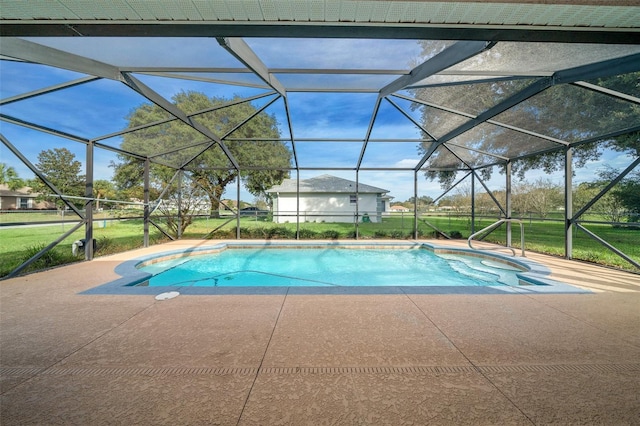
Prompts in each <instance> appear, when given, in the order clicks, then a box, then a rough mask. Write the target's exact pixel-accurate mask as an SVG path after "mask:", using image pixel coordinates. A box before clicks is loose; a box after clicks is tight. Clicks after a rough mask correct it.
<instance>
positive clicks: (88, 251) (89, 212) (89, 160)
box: [84, 142, 93, 260]
mask: <svg viewBox="0 0 640 426" xmlns="http://www.w3.org/2000/svg"><path fill="white" fill-rule="evenodd" d="M84 196H85V197H86V201H85V204H84V241H85V244H84V259H85V260H93V142H89V143H88V144H87V147H86V164H85V186H84Z"/></svg>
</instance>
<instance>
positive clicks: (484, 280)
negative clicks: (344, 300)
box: [82, 241, 589, 295]
mask: <svg viewBox="0 0 640 426" xmlns="http://www.w3.org/2000/svg"><path fill="white" fill-rule="evenodd" d="M307 252H308V253H307ZM365 269H367V270H368V272H367V273H365ZM114 271H115V272H116V273H117V274H119V275H120V276H121V278H120V279H116V280H114V281H111V282H108V283H106V284H103V285H100V286H98V287H94V288H92V289H89V290H86V291H83V292H82V294H130V295H133V294H138V295H144V294H147V295H151V294H153V295H159V293H162V292H171V293H176V292H179V294H191V295H198V294H200V295H225V294H247V295H248V294H264V295H268V294H403V293H404V294H407V293H413V294H452V293H457V294H513V293H585V292H586V293H588V292H589V291H585V290H583V289H580V288H578V287H574V286H570V285H568V284H565V283H561V282H558V281H555V280H552V279H549V277H548V275H549V274H550V271H549V269H548V268H546V267H545V266H543V265H541V264H539V263H537V262H533V261H531V260H530V259H528V258H524V257H510V256H507V255H502V254H498V253H489V252H480V251H477V250H471V249H466V248H456V247H447V246H441V245H437V244H433V243H426V242H410V241H407V242H393V243H378V242H342V241H334V242H326V243H318V242H302V241H296V242H288V241H287V242H285V241H283V242H275V241H265V242H248V241H227V242H212V243H195V242H194V245H193V247H190V248H182V249H179V250H167V251H165V252H160V253H154V254H149V255H145V256H141V257H137V258H134V259H131V260H128V261H124V262H122V263H120V264H118V265H117V266H116V268H115V270H114Z"/></svg>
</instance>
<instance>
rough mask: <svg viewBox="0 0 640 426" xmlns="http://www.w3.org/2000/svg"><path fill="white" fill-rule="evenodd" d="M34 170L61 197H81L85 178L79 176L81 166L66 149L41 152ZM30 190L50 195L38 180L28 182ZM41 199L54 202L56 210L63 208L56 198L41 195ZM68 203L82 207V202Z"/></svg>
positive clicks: (48, 189)
mask: <svg viewBox="0 0 640 426" xmlns="http://www.w3.org/2000/svg"><path fill="white" fill-rule="evenodd" d="M35 166H36V168H37V169H38V170H40V172H41V173H42V174H43V175H44V177H45V178H47V180H48V181H49V182H51V183H52V184H53V185H54V186H55V187H56V188H57V189H58V190H59V191H60V193H61V194H62V195H69V196H74V197H83V196H84V191H85V177H84V175H82V174H80V171H81V169H82V164H81V163H80V162H79V161H78V160H76V156H75V154H73V153H72V152H71V151H69V150H68V149H66V148H53V149H47V150H44V151H41V152H40V153H39V154H38V162H37V163H36V164H35ZM30 186H31V190H32V191H33V192H37V193H38V192H39V193H42V194H48V193H51V192H52V191H51V189H50V188H49V187H48V186H47V185H45V184H44V182H42V181H41V180H40V179H33V180H32V181H31V182H30ZM39 198H41V199H48V200H55V202H56V205H57V206H58V208H63V206H64V203H63V202H62V201H61V200H60V199H59V198H57V197H53V198H52V197H47V196H46V195H42V196H41V197H39ZM69 202H70V203H73V204H77V205H82V204H84V203H83V202H82V201H74V200H73V199H70V200H69Z"/></svg>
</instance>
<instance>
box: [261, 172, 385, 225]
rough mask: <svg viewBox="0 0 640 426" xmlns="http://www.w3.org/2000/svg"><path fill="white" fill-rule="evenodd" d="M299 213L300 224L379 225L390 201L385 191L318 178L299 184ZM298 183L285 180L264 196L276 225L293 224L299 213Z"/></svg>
mask: <svg viewBox="0 0 640 426" xmlns="http://www.w3.org/2000/svg"><path fill="white" fill-rule="evenodd" d="M299 187H300V188H299V194H300V201H299V203H300V204H299V212H300V221H301V222H347V223H354V221H355V220H356V203H357V208H358V220H359V221H361V222H380V221H382V214H383V213H384V212H388V211H389V203H390V201H391V199H392V198H393V197H390V196H388V195H387V193H388V192H389V191H388V190H387V189H382V188H376V187H375V186H371V185H366V184H363V183H361V182H360V183H358V190H357V195H356V182H354V181H351V180H348V179H342V178H339V177H336V176H332V175H321V176H317V177H314V178H310V179H301V180H300V182H299ZM297 189H298V183H297V181H296V179H285V180H284V181H283V182H282V183H281V184H280V185H276V186H274V187H273V188H271V189H268V190H267V191H266V192H267V193H268V194H270V195H271V198H272V200H273V220H274V222H277V223H285V222H295V221H296V220H297V219H296V213H297V211H298V201H297V197H296V194H297V192H298V191H297Z"/></svg>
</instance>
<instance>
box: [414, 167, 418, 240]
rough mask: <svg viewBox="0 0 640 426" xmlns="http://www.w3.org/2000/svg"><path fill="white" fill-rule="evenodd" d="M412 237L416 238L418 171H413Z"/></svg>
mask: <svg viewBox="0 0 640 426" xmlns="http://www.w3.org/2000/svg"><path fill="white" fill-rule="evenodd" d="M413 238H414V239H416V240H417V239H418V171H417V170H414V172H413Z"/></svg>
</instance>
